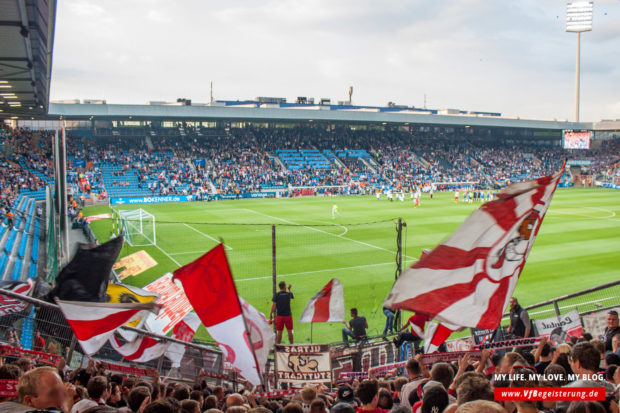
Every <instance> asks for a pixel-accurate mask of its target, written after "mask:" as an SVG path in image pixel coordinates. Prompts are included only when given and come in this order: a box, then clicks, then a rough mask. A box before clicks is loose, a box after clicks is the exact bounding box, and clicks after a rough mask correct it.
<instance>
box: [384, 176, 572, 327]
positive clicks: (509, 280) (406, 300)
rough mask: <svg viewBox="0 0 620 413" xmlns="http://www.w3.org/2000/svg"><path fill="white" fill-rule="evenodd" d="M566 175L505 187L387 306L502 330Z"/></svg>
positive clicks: (407, 278) (402, 280)
mask: <svg viewBox="0 0 620 413" xmlns="http://www.w3.org/2000/svg"><path fill="white" fill-rule="evenodd" d="M563 172H564V167H562V169H561V170H560V171H559V172H557V173H556V174H554V175H552V176H547V177H544V178H539V179H535V180H532V181H527V182H522V183H517V184H513V185H510V186H509V187H507V188H506V189H504V190H503V191H502V192H500V193H499V194H498V199H497V200H494V201H491V202H487V203H486V204H484V205H483V206H482V207H480V208H479V209H478V210H476V211H475V212H474V213H473V214H471V215H470V216H469V217H468V218H467V219H466V220H465V222H463V223H462V224H461V226H460V227H459V228H458V229H457V230H456V231H455V232H454V234H452V236H450V237H449V238H448V239H447V240H446V241H444V242H443V243H442V244H440V245H439V246H437V247H436V248H435V249H434V250H432V251H431V252H430V253H429V254H428V255H426V256H423V257H422V258H421V259H420V260H419V261H418V262H416V263H415V264H414V265H413V266H412V267H411V268H409V269H408V270H407V271H406V272H405V273H403V275H401V276H400V277H399V278H398V280H396V282H395V283H394V286H393V287H392V291H391V292H390V294H389V295H388V297H387V298H386V300H385V303H384V305H385V306H386V307H388V308H392V309H403V310H409V311H415V312H416V313H421V314H425V315H427V316H429V317H430V318H431V319H434V320H436V321H438V322H440V323H444V324H446V325H447V326H449V327H450V328H452V326H455V327H475V328H486V329H494V328H497V326H498V325H499V322H500V319H501V317H502V313H503V311H504V309H505V308H506V306H507V304H508V300H509V299H510V297H511V295H512V293H513V291H514V289H515V286H516V285H517V281H518V280H519V276H520V275H521V271H522V270H523V266H524V265H525V261H526V259H527V257H528V255H529V253H530V250H531V249H532V245H533V244H534V240H535V238H536V235H537V234H538V231H539V230H540V225H541V224H542V221H543V218H544V217H545V214H546V213H547V209H548V208H549V204H550V203H551V198H552V197H553V193H554V191H555V188H556V185H557V183H558V181H559V179H560V177H561V176H562V174H563Z"/></svg>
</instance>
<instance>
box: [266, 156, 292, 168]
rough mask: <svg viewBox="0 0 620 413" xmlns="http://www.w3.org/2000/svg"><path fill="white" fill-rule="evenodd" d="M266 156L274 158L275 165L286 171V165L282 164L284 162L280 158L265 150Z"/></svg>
mask: <svg viewBox="0 0 620 413" xmlns="http://www.w3.org/2000/svg"><path fill="white" fill-rule="evenodd" d="M266 153H267V156H268V157H270V158H271V159H273V160H274V162H275V163H276V165H278V166H279V167H280V168H282V170H283V171H284V172H288V168H287V167H286V165H284V163H283V162H282V160H280V158H278V157H277V156H274V155H272V154H271V153H270V152H266Z"/></svg>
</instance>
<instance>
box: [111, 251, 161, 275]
mask: <svg viewBox="0 0 620 413" xmlns="http://www.w3.org/2000/svg"><path fill="white" fill-rule="evenodd" d="M156 265H157V261H155V260H154V259H153V257H151V256H150V255H149V253H148V252H146V251H144V250H142V251H138V252H134V253H133V254H131V255H128V256H126V257H123V258H121V259H120V260H118V261H117V262H116V263H115V264H114V267H112V268H114V269H115V270H117V271H118V270H121V272H120V273H119V274H118V278H119V279H120V280H123V279H125V278H127V277H133V276H134V275H138V274H141V273H143V272H144V271H146V270H148V269H149V268H153V267H154V266H156Z"/></svg>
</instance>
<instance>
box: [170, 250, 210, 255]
mask: <svg viewBox="0 0 620 413" xmlns="http://www.w3.org/2000/svg"><path fill="white" fill-rule="evenodd" d="M205 252H207V251H204V250H201V251H185V252H171V253H170V255H188V254H204V253H205Z"/></svg>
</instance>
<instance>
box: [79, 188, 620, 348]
mask: <svg viewBox="0 0 620 413" xmlns="http://www.w3.org/2000/svg"><path fill="white" fill-rule="evenodd" d="M334 203H336V204H337V205H338V207H339V211H340V217H338V218H336V219H335V220H333V219H332V217H331V207H332V205H333V204H334ZM477 207H479V204H473V205H469V204H461V203H459V204H454V202H453V194H452V193H438V194H435V199H433V200H430V199H428V195H424V197H423V199H422V205H421V207H420V208H418V209H414V208H413V204H412V202H410V201H409V200H408V199H407V201H406V202H404V203H401V202H398V201H395V202H393V203H389V202H387V201H386V200H385V199H383V200H381V201H377V200H376V199H375V198H374V197H338V198H323V197H316V198H297V199H262V200H238V201H219V202H209V203H205V202H200V203H179V204H146V205H132V206H123V207H122V209H131V208H143V209H145V210H146V211H148V212H150V213H152V214H153V215H155V217H156V220H157V247H145V248H144V247H138V248H133V247H129V246H125V247H124V248H123V250H122V252H121V256H125V255H128V254H131V253H133V252H135V251H138V250H141V249H146V250H147V252H148V253H149V254H150V255H151V256H152V257H153V258H154V259H155V260H156V261H157V262H158V265H156V266H155V267H153V268H151V269H150V270H148V271H146V272H144V273H142V274H140V275H137V276H135V277H131V278H127V279H125V282H126V283H129V284H132V285H136V286H139V287H142V286H144V285H146V284H148V283H149V282H151V281H152V280H154V279H156V278H158V277H159V276H161V275H162V274H164V273H166V272H172V271H173V270H174V269H176V268H177V267H178V266H179V264H180V265H184V264H187V263H189V262H191V261H192V260H194V259H196V258H198V257H199V256H200V255H202V254H203V253H204V252H206V251H207V250H209V249H211V248H213V247H214V246H215V245H216V241H214V239H220V238H222V239H223V240H224V242H225V243H226V245H228V246H229V247H230V248H232V249H230V250H227V254H228V258H229V261H230V263H231V268H232V271H233V275H234V277H235V280H236V283H237V288H238V291H239V294H240V295H241V296H242V297H244V298H245V299H246V300H247V301H249V302H250V303H251V304H252V305H254V306H255V307H256V308H257V309H258V310H260V311H262V312H264V313H265V314H268V313H269V309H270V308H271V295H272V280H271V274H272V253H271V252H272V245H271V226H270V225H269V224H276V225H277V227H276V238H277V243H276V250H277V260H276V265H277V274H278V281H280V280H285V281H286V282H287V283H291V284H292V286H293V292H294V294H295V300H294V301H293V305H292V306H293V308H292V309H293V317H294V319H295V321H296V320H297V319H298V318H299V316H300V315H301V312H302V311H303V309H304V307H305V305H306V303H307V302H308V300H309V299H310V297H312V295H314V294H315V293H316V292H317V291H318V290H319V289H320V288H321V287H322V286H323V285H325V284H326V283H327V282H328V281H329V280H330V279H331V278H333V277H337V278H339V279H340V280H341V281H342V283H343V285H344V290H345V300H346V307H347V314H348V309H349V308H351V307H357V308H358V309H359V310H360V314H361V315H364V316H366V318H367V319H368V323H369V326H370V330H369V333H370V334H373V335H374V334H380V333H381V331H382V329H383V325H384V321H385V317H384V315H383V313H382V310H381V308H382V301H383V298H384V297H385V296H386V295H387V293H388V292H389V290H390V287H391V285H392V283H393V281H394V271H395V264H394V260H395V251H396V231H395V219H396V218H398V217H402V218H403V220H404V221H406V223H407V227H406V232H405V234H404V235H403V246H404V248H405V250H404V257H403V259H404V260H407V263H408V264H410V262H411V261H412V259H415V258H417V257H418V256H419V255H420V252H421V249H422V248H433V247H434V246H435V245H437V244H438V243H439V242H440V241H442V240H443V239H444V238H446V237H447V236H448V235H450V233H451V232H453V231H454V230H455V229H456V228H457V227H458V226H459V225H460V224H461V223H462V222H463V220H464V219H465V218H466V217H467V216H468V215H469V214H470V213H471V212H472V211H473V210H474V209H475V208H477ZM109 211H110V208H109V207H107V206H97V207H89V208H87V209H86V210H85V215H95V214H100V213H104V212H109ZM206 223H210V224H206ZM359 223H370V224H366V225H357V224H359ZM214 224H219V225H214ZM226 224H253V225H226ZM299 224H303V225H299ZM91 227H92V229H93V231H94V232H95V234H96V235H97V237H98V239H99V240H100V241H101V242H103V241H105V240H107V239H108V238H109V237H110V230H111V221H110V220H102V221H95V222H93V223H91ZM175 261H176V262H175ZM619 263H620V191H613V190H603V189H558V190H557V192H556V194H555V196H554V199H553V201H552V203H551V207H550V209H549V212H548V214H547V216H546V218H545V220H544V222H543V225H542V228H541V230H540V233H539V235H538V238H537V239H536V243H535V245H534V247H533V249H532V252H531V254H530V257H529V259H528V262H527V264H526V266H525V269H524V271H523V274H522V275H521V279H520V280H519V283H518V284H517V288H516V293H515V295H516V296H517V297H518V298H519V301H520V302H521V304H522V305H529V304H534V303H536V302H540V301H544V300H546V299H550V298H553V297H557V296H560V295H563V294H568V293H571V292H575V291H579V290H582V289H585V288H589V287H593V286H596V285H600V284H603V283H605V282H610V281H615V280H617V279H618V278H619V274H620V269H619ZM341 327H342V324H340V323H319V324H315V325H314V326H313V330H314V331H313V341H315V342H328V341H338V340H340V329H341ZM199 336H202V338H206V337H207V335H206V331H204V330H202V331H199ZM309 337H310V325H309V324H299V323H295V341H296V342H304V341H307V340H309Z"/></svg>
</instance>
